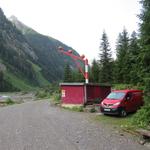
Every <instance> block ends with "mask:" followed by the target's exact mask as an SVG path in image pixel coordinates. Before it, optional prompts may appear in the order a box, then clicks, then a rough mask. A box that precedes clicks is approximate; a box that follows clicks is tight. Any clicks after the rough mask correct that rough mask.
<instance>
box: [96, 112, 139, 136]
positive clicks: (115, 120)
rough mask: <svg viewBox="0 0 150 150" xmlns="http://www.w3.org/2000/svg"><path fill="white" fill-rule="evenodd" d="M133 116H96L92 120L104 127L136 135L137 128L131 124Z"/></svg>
mask: <svg viewBox="0 0 150 150" xmlns="http://www.w3.org/2000/svg"><path fill="white" fill-rule="evenodd" d="M134 115H135V114H129V115H128V116H127V117H124V118H122V117H118V116H110V115H98V116H95V118H94V120H96V121H99V122H101V123H102V124H104V125H106V126H112V127H114V128H118V129H121V130H123V131H126V132H129V133H131V134H137V132H136V129H138V126H137V125H135V124H133V118H134Z"/></svg>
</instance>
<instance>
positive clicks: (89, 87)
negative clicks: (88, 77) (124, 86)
mask: <svg viewBox="0 0 150 150" xmlns="http://www.w3.org/2000/svg"><path fill="white" fill-rule="evenodd" d="M60 88H61V102H62V105H86V104H88V103H94V102H95V101H97V100H99V102H100V101H101V100H102V99H104V98H105V97H106V96H107V95H108V94H109V93H110V92H111V86H109V85H102V84H91V83H89V84H85V83H61V84H60Z"/></svg>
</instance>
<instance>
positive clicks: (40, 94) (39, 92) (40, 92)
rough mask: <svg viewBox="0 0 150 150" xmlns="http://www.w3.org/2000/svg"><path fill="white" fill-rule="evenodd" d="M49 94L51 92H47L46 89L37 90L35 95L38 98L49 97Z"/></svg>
mask: <svg viewBox="0 0 150 150" xmlns="http://www.w3.org/2000/svg"><path fill="white" fill-rule="evenodd" d="M48 95H49V94H48V93H47V92H45V91H37V92H36V94H35V96H36V97H37V98H47V97H48Z"/></svg>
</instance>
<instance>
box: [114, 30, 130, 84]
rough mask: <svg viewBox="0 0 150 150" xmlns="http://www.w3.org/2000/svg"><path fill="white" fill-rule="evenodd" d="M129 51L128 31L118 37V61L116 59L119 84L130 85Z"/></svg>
mask: <svg viewBox="0 0 150 150" xmlns="http://www.w3.org/2000/svg"><path fill="white" fill-rule="evenodd" d="M128 50H129V37H128V32H127V31H126V29H124V30H123V32H122V33H120V34H119V36H118V41H117V47H116V52H117V59H116V69H115V71H116V75H115V77H116V81H117V82H118V83H128V82H129V74H128V73H129V70H128V66H129V64H128V55H127V52H128Z"/></svg>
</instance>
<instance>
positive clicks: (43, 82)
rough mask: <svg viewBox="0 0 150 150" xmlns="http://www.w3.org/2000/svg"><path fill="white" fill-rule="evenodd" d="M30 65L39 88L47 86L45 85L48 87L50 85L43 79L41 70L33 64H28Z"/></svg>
mask: <svg viewBox="0 0 150 150" xmlns="http://www.w3.org/2000/svg"><path fill="white" fill-rule="evenodd" d="M30 63H31V64H32V67H33V69H34V71H35V73H36V78H37V80H38V82H39V84H40V86H47V85H49V84H50V83H49V81H48V80H46V79H45V78H44V77H43V75H42V73H41V68H40V67H39V66H38V65H36V64H33V63H32V62H30Z"/></svg>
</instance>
